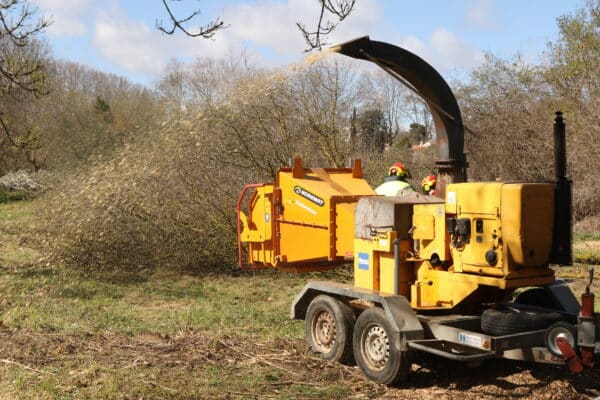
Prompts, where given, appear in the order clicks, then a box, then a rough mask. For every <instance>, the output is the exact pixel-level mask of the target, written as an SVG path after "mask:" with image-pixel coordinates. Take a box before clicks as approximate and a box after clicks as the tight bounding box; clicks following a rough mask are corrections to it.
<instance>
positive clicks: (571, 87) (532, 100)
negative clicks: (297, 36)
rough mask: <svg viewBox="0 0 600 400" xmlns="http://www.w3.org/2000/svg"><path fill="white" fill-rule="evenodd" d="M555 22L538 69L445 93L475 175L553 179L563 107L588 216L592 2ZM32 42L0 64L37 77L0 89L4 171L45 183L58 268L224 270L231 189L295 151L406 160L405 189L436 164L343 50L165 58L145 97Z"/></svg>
mask: <svg viewBox="0 0 600 400" xmlns="http://www.w3.org/2000/svg"><path fill="white" fill-rule="evenodd" d="M14 3H15V6H17V5H18V6H24V5H26V3H23V2H22V1H19V2H14ZM0 10H2V9H1V8H0ZM2 11H6V10H2ZM13 11H14V10H13ZM25 15H26V17H27V18H31V17H32V15H31V14H27V13H25ZM40 23H41V22H40ZM557 23H558V27H559V33H560V35H559V37H558V39H557V41H556V42H554V43H550V44H549V45H548V47H547V49H546V52H545V54H544V57H543V62H541V63H539V64H537V65H532V64H529V63H526V62H524V61H523V60H522V59H521V58H520V57H519V56H518V55H517V56H515V57H514V58H511V59H500V58H498V57H495V56H493V55H491V54H490V55H488V56H487V57H486V59H485V62H484V63H483V64H482V65H481V66H479V67H478V68H476V69H474V70H473V71H471V73H470V78H469V79H468V80H466V81H464V82H454V83H452V86H453V90H454V92H455V94H456V96H457V99H458V101H459V104H460V106H461V109H462V112H463V121H464V122H465V125H466V126H468V127H469V128H470V129H469V132H468V133H466V135H465V148H466V151H467V159H468V161H469V163H470V168H469V176H470V177H471V178H472V179H477V180H496V179H501V180H507V181H515V180H517V181H518V180H521V181H522V180H528V181H529V180H536V181H537V180H550V179H552V176H553V173H552V166H553V164H552V161H551V160H552V118H553V115H554V112H555V111H556V110H561V111H563V112H564V114H565V117H566V121H567V124H568V125H567V127H568V142H567V149H568V153H569V154H568V161H569V175H570V177H571V178H572V179H573V181H574V189H575V191H574V205H575V208H574V209H575V219H576V221H577V222H584V221H597V220H598V219H599V218H600V216H599V215H600V213H598V211H597V210H599V209H600V208H599V206H600V196H598V195H597V193H596V191H595V189H594V188H595V185H593V184H592V182H594V178H595V175H596V171H597V169H598V167H599V166H600V165H599V162H598V161H597V160H598V154H597V153H598V152H599V150H598V147H597V146H594V143H595V141H594V139H596V138H598V137H600V135H599V132H598V130H599V127H600V124H599V123H598V122H599V121H598V118H599V117H598V114H597V110H598V109H600V108H599V105H600V104H599V102H600V93H599V91H600V84H599V83H600V82H599V79H600V78H599V77H600V74H599V72H600V71H598V68H600V67H599V65H600V63H599V62H598V61H600V29H599V27H600V1H598V0H596V1H589V2H588V3H586V5H585V6H584V7H583V8H582V9H580V10H578V11H577V12H575V13H573V14H570V15H565V16H562V17H560V18H558V20H557ZM42 25H43V23H42ZM35 26H37V25H35ZM1 29H4V31H3V32H4V34H3V35H0V38H4V40H7V39H6V38H7V36H6V35H7V34H10V31H7V30H6V28H1V27H0V30H1ZM13 32H14V30H13ZM26 39H27V40H26V42H25V43H20V44H21V46H18V45H16V44H15V45H14V46H9V47H7V49H8V50H9V51H6V52H5V53H4V55H3V57H4V58H5V60H4V61H1V62H0V67H2V68H5V69H6V70H7V71H9V72H10V71H13V72H11V73H12V75H11V76H13V77H14V76H18V75H15V74H16V72H14V71H17V70H13V69H11V68H16V66H17V65H28V66H30V67H29V70H31V71H32V72H31V76H29V75H27V76H28V78H23V79H28V80H25V81H23V84H22V85H19V84H18V82H19V81H18V79H17V78H13V80H11V79H9V78H7V77H6V76H4V77H2V78H0V82H2V85H3V87H5V89H3V90H2V92H1V93H0V121H1V122H2V127H3V129H4V130H3V132H2V133H3V137H4V140H1V141H0V172H2V173H6V172H10V171H15V170H18V169H29V170H31V171H39V170H46V171H49V172H50V175H51V176H52V178H51V179H52V183H51V185H50V186H52V187H53V190H51V191H50V192H49V193H48V194H47V195H46V196H45V197H44V198H43V199H41V200H40V202H39V203H40V207H41V211H40V212H41V213H42V214H43V215H44V216H45V218H44V220H45V221H46V224H45V225H44V226H42V227H41V228H40V229H41V235H40V237H44V238H45V239H43V240H41V241H40V242H41V243H43V244H44V245H45V246H48V248H49V252H50V253H51V254H53V255H54V256H55V257H58V258H60V259H61V260H63V261H67V262H70V263H73V264H77V265H98V266H99V267H106V266H127V267H139V266H148V265H153V264H156V263H161V264H164V263H172V264H173V265H178V266H190V267H198V266H215V265H219V266H223V265H231V264H233V263H234V256H235V254H234V253H235V252H234V251H232V249H233V248H234V247H235V245H236V244H235V240H236V239H235V229H236V228H235V226H236V221H235V213H234V211H233V210H234V209H235V203H236V201H237V196H238V193H239V191H240V189H241V187H242V186H243V185H244V184H247V183H251V182H256V181H271V180H273V179H274V176H275V172H276V171H277V169H278V168H280V167H281V166H284V165H287V164H288V163H289V162H290V160H291V159H293V158H294V157H297V156H300V157H302V158H303V159H304V160H305V163H306V164H307V165H312V166H338V167H339V166H344V165H346V164H347V163H348V162H349V160H351V159H355V158H361V159H363V161H364V165H365V168H366V175H367V177H368V179H369V180H370V181H371V183H372V184H373V185H376V184H379V183H380V181H381V179H382V177H383V175H384V174H385V171H387V168H388V166H389V165H391V164H392V163H393V162H396V161H402V162H404V163H405V164H407V165H409V168H410V169H411V172H412V175H413V177H414V178H415V179H414V181H413V185H414V186H418V183H419V180H420V178H421V177H422V176H425V175H429V174H430V173H432V172H434V171H435V169H434V154H435V151H434V146H429V147H427V146H423V144H427V142H429V141H430V140H431V139H434V138H435V132H434V131H433V127H432V122H431V115H430V113H429V111H428V109H427V107H426V106H425V105H424V103H423V102H422V101H421V99H419V98H417V97H416V96H415V95H414V94H413V93H412V92H411V91H409V90H407V89H405V88H404V87H402V86H401V85H399V84H398V83H397V82H396V81H394V80H393V79H392V78H390V77H388V76H387V75H385V74H384V73H383V72H373V71H367V72H365V71H364V70H359V69H358V68H357V65H356V64H355V63H354V62H352V61H351V60H346V59H344V58H343V57H334V56H329V57H326V58H323V59H320V60H314V59H307V60H303V61H302V62H300V63H298V64H296V65H291V66H288V67H285V68H279V69H265V68H260V67H258V66H255V65H252V64H251V63H250V62H249V61H248V59H247V58H246V57H245V56H244V54H231V55H230V56H229V57H226V58H224V59H220V60H214V59H207V58H198V59H196V60H195V61H193V62H190V63H182V62H178V61H173V62H171V63H170V64H169V65H168V66H167V68H166V69H165V70H164V72H163V74H162V75H161V76H160V77H159V78H158V79H157V80H156V82H155V83H154V85H152V87H146V86H142V85H138V84H134V83H131V82H129V81H128V80H126V79H125V78H122V77H119V76H116V75H112V74H106V73H103V72H99V71H95V70H93V69H91V68H88V67H85V66H82V65H79V64H75V63H71V62H67V61H62V60H56V59H54V57H53V56H52V52H51V49H50V48H49V46H48V45H47V44H46V43H45V42H44V39H43V36H41V35H39V31H32V32H31V35H30V36H28V37H26ZM9 75H10V74H9ZM34 76H35V79H34ZM19 79H20V78H19ZM28 84H29V85H30V86H28ZM415 146H416V147H418V150H415ZM597 225H598V224H597V223H594V222H592V223H588V224H587V226H588V228H590V229H592V230H593V229H597V228H595V227H596V226H597ZM596 233H597V232H596Z"/></svg>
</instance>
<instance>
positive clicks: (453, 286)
mask: <svg viewBox="0 0 600 400" xmlns="http://www.w3.org/2000/svg"><path fill="white" fill-rule="evenodd" d="M461 275H463V274H455V273H453V272H448V271H437V270H433V269H430V268H427V267H426V266H425V265H423V266H421V268H419V271H418V274H417V281H416V282H415V284H414V285H413V288H412V293H413V297H412V298H411V306H412V307H413V308H417V309H418V308H425V309H426V308H447V309H450V308H453V307H454V306H456V305H457V304H459V303H460V302H461V301H462V300H464V299H465V298H467V297H468V296H469V295H470V294H471V293H473V292H474V291H475V290H477V288H478V286H479V285H478V283H476V282H470V281H468V280H463V279H461Z"/></svg>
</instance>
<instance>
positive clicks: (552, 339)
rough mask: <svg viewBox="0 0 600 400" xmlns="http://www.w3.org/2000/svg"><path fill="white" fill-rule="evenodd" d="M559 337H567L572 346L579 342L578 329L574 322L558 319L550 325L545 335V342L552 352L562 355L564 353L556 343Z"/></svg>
mask: <svg viewBox="0 0 600 400" xmlns="http://www.w3.org/2000/svg"><path fill="white" fill-rule="evenodd" d="M559 337H561V338H563V339H565V340H566V341H567V342H568V343H569V345H570V346H571V347H572V348H575V345H576V344H577V329H576V328H575V326H573V325H572V324H570V323H568V322H565V321H558V322H555V323H554V324H552V325H550V327H549V328H548V329H547V330H546V334H545V335H544V344H545V345H546V348H547V349H548V351H549V352H550V353H552V354H553V355H555V356H558V357H562V356H563V354H562V352H561V351H560V348H559V347H558V344H556V339H558V338H559Z"/></svg>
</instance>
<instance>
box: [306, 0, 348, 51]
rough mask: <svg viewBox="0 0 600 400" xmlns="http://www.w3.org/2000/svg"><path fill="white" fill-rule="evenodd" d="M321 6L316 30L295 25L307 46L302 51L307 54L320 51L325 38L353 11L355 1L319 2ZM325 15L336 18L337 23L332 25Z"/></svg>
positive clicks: (324, 0)
mask: <svg viewBox="0 0 600 400" xmlns="http://www.w3.org/2000/svg"><path fill="white" fill-rule="evenodd" d="M319 3H320V4H321V11H320V13H319V22H318V24H317V28H316V30H314V31H309V30H308V29H307V28H306V26H305V25H304V24H302V23H300V22H297V23H296V26H297V27H298V29H300V32H302V36H303V37H304V41H305V42H306V44H307V45H308V48H307V49H306V50H304V51H305V52H309V51H312V50H315V49H317V50H322V48H323V46H325V45H327V42H326V36H327V35H328V34H330V33H331V32H332V31H333V30H334V29H335V28H336V26H337V24H338V23H339V22H341V21H343V20H344V19H345V18H346V17H347V16H348V15H350V13H351V12H352V10H353V9H354V5H355V4H356V0H335V1H333V0H319ZM326 14H331V15H333V16H334V17H336V18H337V20H338V22H336V23H334V22H331V21H329V20H328V19H327V18H326Z"/></svg>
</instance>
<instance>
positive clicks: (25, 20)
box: [0, 0, 50, 94]
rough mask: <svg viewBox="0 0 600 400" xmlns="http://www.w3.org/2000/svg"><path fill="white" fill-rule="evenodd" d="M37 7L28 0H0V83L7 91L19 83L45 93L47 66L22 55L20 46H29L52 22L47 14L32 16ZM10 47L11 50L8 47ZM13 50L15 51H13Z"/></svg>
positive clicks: (23, 86)
mask: <svg viewBox="0 0 600 400" xmlns="http://www.w3.org/2000/svg"><path fill="white" fill-rule="evenodd" d="M36 12H37V10H36V9H35V8H30V7H29V5H28V4H27V0H0V42H1V43H2V47H3V52H2V53H3V54H2V57H1V58H0V84H1V85H2V89H3V93H7V92H9V91H10V90H11V89H13V88H15V87H18V88H20V89H23V90H25V91H28V92H31V93H35V94H44V90H43V88H42V85H41V83H42V81H43V79H44V78H43V69H44V66H43V64H41V63H40V62H39V61H38V60H35V59H33V60H32V59H29V58H27V57H20V56H22V55H23V54H22V53H23V52H20V53H19V52H18V50H19V49H24V48H26V47H29V46H30V45H31V43H32V40H33V38H34V37H35V35H36V34H37V33H39V32H41V31H42V30H43V29H44V28H46V27H48V25H49V24H50V22H49V21H48V20H46V19H44V18H41V19H39V20H37V21H35V22H34V23H33V24H32V22H31V19H32V18H33V16H34V15H35V13H36ZM6 49H8V50H9V51H6ZM11 50H12V51H11Z"/></svg>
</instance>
